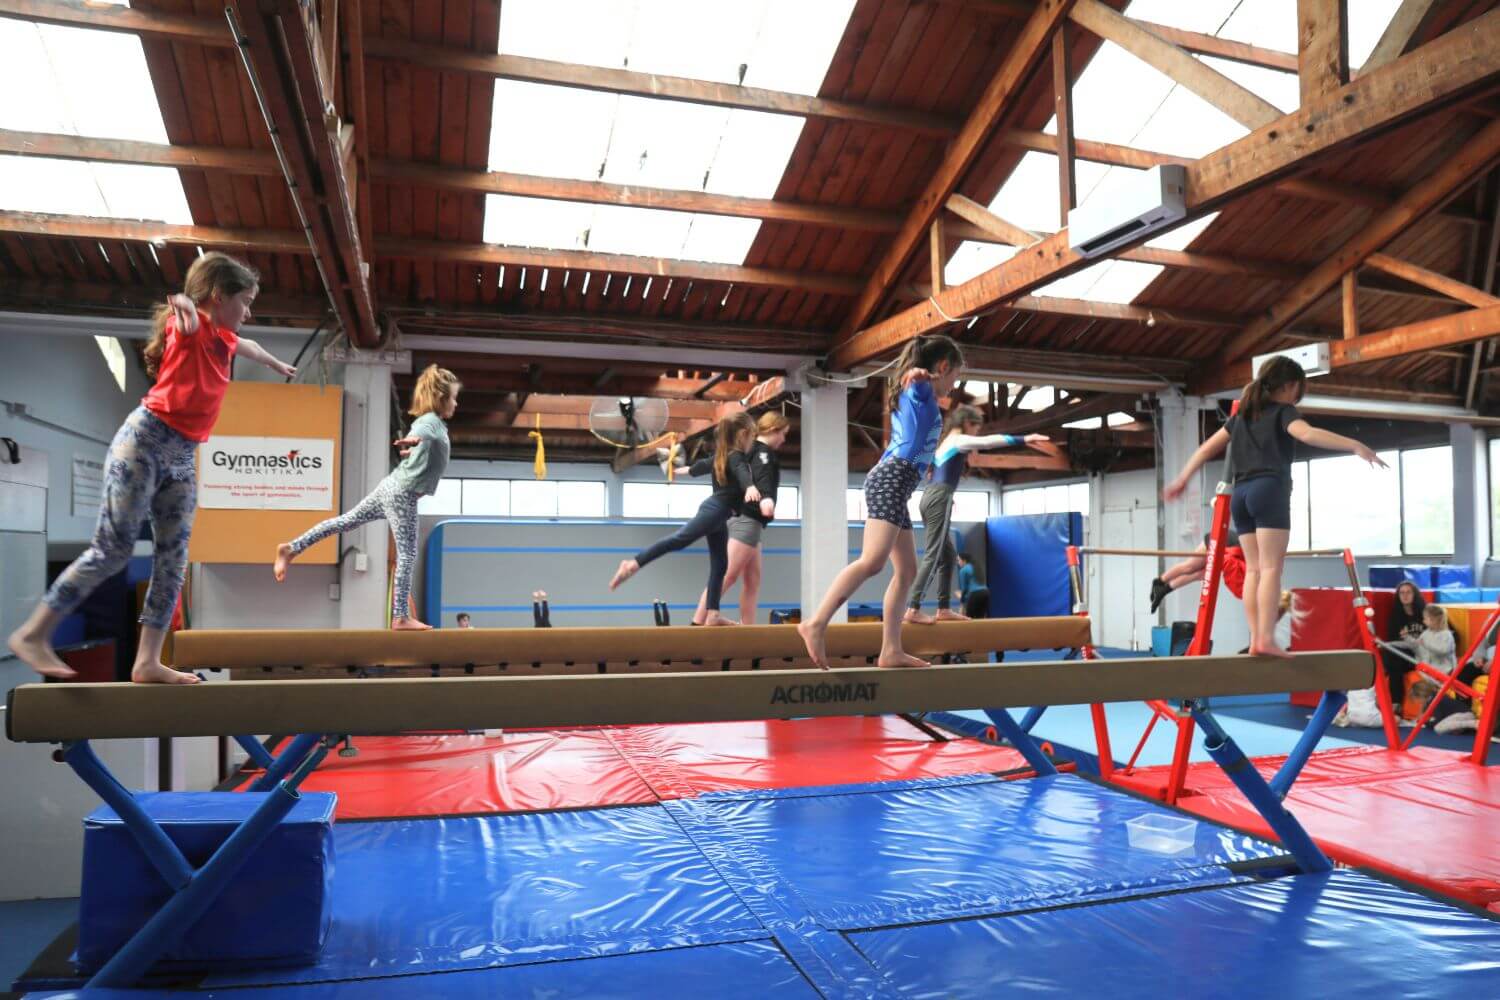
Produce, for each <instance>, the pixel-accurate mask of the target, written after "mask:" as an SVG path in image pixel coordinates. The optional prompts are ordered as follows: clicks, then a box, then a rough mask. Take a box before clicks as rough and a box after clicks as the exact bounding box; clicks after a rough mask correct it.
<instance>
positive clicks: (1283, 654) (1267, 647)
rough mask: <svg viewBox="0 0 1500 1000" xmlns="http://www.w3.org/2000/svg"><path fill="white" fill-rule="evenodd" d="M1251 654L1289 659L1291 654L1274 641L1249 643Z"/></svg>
mask: <svg viewBox="0 0 1500 1000" xmlns="http://www.w3.org/2000/svg"><path fill="white" fill-rule="evenodd" d="M1250 655H1251V656H1274V657H1275V658H1276V659H1278V660H1290V659H1291V658H1292V654H1291V653H1288V652H1287V651H1286V650H1284V649H1282V648H1281V647H1280V646H1278V645H1276V644H1275V643H1274V642H1266V643H1255V642H1252V643H1251V644H1250Z"/></svg>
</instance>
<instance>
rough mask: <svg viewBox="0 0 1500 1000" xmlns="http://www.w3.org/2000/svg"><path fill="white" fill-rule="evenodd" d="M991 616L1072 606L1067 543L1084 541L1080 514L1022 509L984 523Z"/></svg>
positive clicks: (1031, 614)
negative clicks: (1037, 512) (1031, 512)
mask: <svg viewBox="0 0 1500 1000" xmlns="http://www.w3.org/2000/svg"><path fill="white" fill-rule="evenodd" d="M985 532H986V534H987V536H988V545H987V548H986V552H987V556H988V558H987V560H986V562H987V569H988V572H989V577H988V580H989V587H990V617H991V618H1035V617H1039V616H1043V615H1066V614H1071V613H1072V610H1073V594H1072V588H1071V586H1070V584H1069V582H1068V553H1067V548H1068V546H1069V545H1082V544H1083V515H1082V514H1076V513H1075V514H1020V515H1016V516H1014V517H992V518H990V519H989V520H988V521H986V522H985Z"/></svg>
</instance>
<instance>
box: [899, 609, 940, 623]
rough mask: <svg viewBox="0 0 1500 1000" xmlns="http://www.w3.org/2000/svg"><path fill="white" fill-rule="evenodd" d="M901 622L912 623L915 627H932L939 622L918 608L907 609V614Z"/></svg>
mask: <svg viewBox="0 0 1500 1000" xmlns="http://www.w3.org/2000/svg"><path fill="white" fill-rule="evenodd" d="M901 620H902V621H904V622H910V623H911V624H913V625H931V624H932V623H933V622H935V621H937V619H936V618H934V617H932V616H931V615H929V614H928V613H927V612H925V611H918V610H917V609H916V608H907V609H906V614H905V615H903V616H902V618H901Z"/></svg>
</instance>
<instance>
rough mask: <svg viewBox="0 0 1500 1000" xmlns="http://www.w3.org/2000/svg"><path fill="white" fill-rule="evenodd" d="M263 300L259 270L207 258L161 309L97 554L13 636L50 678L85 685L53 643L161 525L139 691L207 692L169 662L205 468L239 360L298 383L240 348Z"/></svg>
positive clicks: (278, 365) (19, 650)
mask: <svg viewBox="0 0 1500 1000" xmlns="http://www.w3.org/2000/svg"><path fill="white" fill-rule="evenodd" d="M259 291H260V275H259V274H257V273H256V272H255V270H254V269H253V268H251V267H249V266H247V265H245V264H242V263H241V262H240V261H237V260H235V259H234V258H233V257H230V256H228V255H227V254H222V253H206V254H204V255H203V256H201V257H199V258H198V259H197V260H195V261H193V265H192V267H190V268H188V273H187V278H186V280H185V281H184V282H183V294H181V295H173V296H171V297H170V298H168V300H167V304H166V305H162V306H158V307H157V309H156V315H155V316H154V318H153V319H152V330H151V337H150V339H149V340H147V342H146V351H145V361H146V373H147V374H148V375H150V376H152V377H153V378H154V379H155V380H156V381H155V384H154V385H153V386H152V387H151V389H150V391H149V392H147V393H146V396H145V398H144V399H142V400H141V405H140V406H138V407H137V408H136V409H135V411H134V412H132V413H131V414H130V416H128V417H126V418H125V423H124V424H123V425H121V427H120V429H119V431H117V432H116V433H115V437H114V440H113V441H112V442H110V446H109V455H108V456H107V457H106V459H105V463H104V466H105V467H104V501H103V503H102V504H101V505H100V508H99V519H98V521H97V522H96V523H95V525H94V537H93V539H92V540H91V541H90V543H89V548H88V551H87V552H85V553H84V554H83V555H81V556H79V557H78V558H77V559H75V560H73V563H72V565H70V566H69V567H68V568H67V569H65V570H63V572H62V575H60V576H59V577H58V578H57V580H56V582H54V583H53V584H52V587H51V589H50V590H48V591H47V595H46V596H45V597H44V598H43V599H42V603H41V604H39V605H37V607H36V610H35V611H33V612H32V613H31V617H30V618H28V619H27V620H26V623H25V624H23V625H22V626H21V627H20V628H18V629H16V631H15V632H13V633H12V634H11V636H10V650H11V652H13V653H15V654H16V656H18V657H19V658H20V659H21V660H23V661H25V662H26V663H27V664H29V665H30V666H31V667H32V669H34V670H36V671H37V672H38V673H41V674H45V675H47V676H49V677H60V678H69V677H75V676H77V674H76V672H75V671H74V670H73V669H72V668H71V667H69V666H68V665H67V664H65V663H63V662H62V660H60V659H58V657H57V653H56V652H55V651H54V650H53V648H52V642H51V637H52V633H53V632H54V631H55V630H56V628H57V626H58V623H59V622H61V621H62V620H63V618H64V617H66V616H67V615H68V614H70V613H72V611H73V610H74V609H75V608H77V607H78V605H80V604H81V603H83V600H84V598H86V597H88V596H89V594H90V593H92V592H93V591H94V590H95V588H97V587H98V586H99V585H100V584H101V583H103V582H104V581H105V580H107V579H109V578H110V577H112V576H114V575H115V574H116V573H119V572H120V571H121V570H122V569H124V568H125V564H126V563H127V562H128V561H129V560H130V554H131V552H132V551H133V550H134V548H135V543H136V539H138V538H139V537H140V535H141V524H142V523H143V522H145V521H146V520H147V518H149V519H150V521H151V533H152V537H153V539H154V542H155V544H154V549H153V552H152V564H151V587H150V589H149V590H147V591H146V602H145V607H144V608H143V609H142V610H141V618H140V621H141V642H140V646H139V648H138V649H137V651H136V657H135V666H134V668H133V669H132V670H131V672H130V679H131V680H133V681H137V682H139V683H169V684H192V683H194V682H196V681H197V680H198V678H197V677H196V676H195V675H193V674H186V673H181V672H179V671H176V670H172V669H171V668H170V667H167V666H164V665H163V664H162V662H161V647H162V643H163V641H164V640H165V639H166V635H167V627H168V626H169V625H171V623H172V614H173V612H174V611H175V610H176V609H177V596H178V594H180V593H181V591H182V580H183V577H184V575H185V574H186V573H187V553H188V539H189V538H190V537H191V535H192V532H193V514H194V512H195V511H196V509H197V498H198V497H197V476H196V472H195V469H194V465H193V461H194V457H195V456H196V454H197V451H198V445H199V444H201V443H203V442H204V441H207V440H208V436H209V434H210V433H211V432H212V430H213V426H214V422H215V421H216V420H218V418H219V408H220V406H221V404H222V403H223V402H224V393H225V392H226V391H227V390H228V388H229V376H230V371H231V367H232V366H233V364H234V357H235V355H236V354H239V355H241V356H243V357H246V358H249V359H250V360H252V361H256V362H259V363H260V364H263V365H265V366H266V367H268V368H270V369H271V370H273V371H275V372H277V373H278V374H281V375H285V376H287V377H290V376H292V375H294V374H296V371H297V370H296V369H295V368H293V367H292V366H291V365H288V364H285V363H284V362H282V361H278V360H277V359H276V358H274V357H272V356H271V355H270V354H269V353H267V352H266V350H265V349H264V348H262V347H261V346H260V345H259V344H257V343H256V342H255V341H253V340H249V339H247V338H245V337H241V336H239V329H240V325H241V324H242V323H244V322H245V320H246V319H248V318H249V316H250V305H251V303H252V302H254V301H255V296H256V293H257V292H259Z"/></svg>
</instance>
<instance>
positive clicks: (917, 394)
mask: <svg viewBox="0 0 1500 1000" xmlns="http://www.w3.org/2000/svg"><path fill="white" fill-rule="evenodd" d="M963 367H964V355H963V351H961V350H959V347H958V345H957V344H956V343H954V342H953V341H952V340H951V339H950V338H948V337H943V336H930V337H917V338H916V339H915V340H913V341H911V342H909V343H908V344H907V345H906V349H905V350H904V351H902V352H901V357H900V358H899V359H897V361H896V364H895V369H896V373H895V375H894V376H893V377H892V378H891V386H890V390H889V392H888V400H889V403H890V407H891V443H890V445H889V446H887V447H886V449H885V454H883V455H882V456H881V457H880V461H879V462H877V463H876V465H875V468H873V469H871V470H870V474H869V475H868V476H866V477H865V509H866V511H867V513H866V516H865V536H864V548H863V550H862V551H861V552H860V554H859V558H858V559H856V560H855V561H854V562H852V563H850V564H849V565H847V566H845V567H844V568H843V569H842V570H840V571H839V575H838V576H836V577H834V580H833V585H832V586H830V587H829V588H828V593H827V594H825V595H824V596H823V603H822V604H820V605H818V610H817V612H816V613H814V615H813V616H812V617H811V618H805V619H804V620H803V621H802V624H800V625H798V626H797V631H798V632H800V633H801V634H802V642H803V644H804V645H806V646H807V655H808V656H809V657H811V658H812V661H813V662H814V663H816V664H817V665H818V666H820V667H823V668H824V669H827V667H828V650H827V646H826V642H825V638H826V636H827V633H828V623H829V622H831V621H832V620H833V615H834V612H836V611H838V609H839V608H840V607H842V606H843V604H844V602H845V601H847V600H849V598H850V597H851V596H853V594H854V592H855V591H856V590H858V589H859V588H860V585H861V584H863V583H864V582H865V581H866V580H868V579H870V578H871V577H872V576H874V575H875V574H877V573H879V572H880V571H881V570H882V569H884V568H885V564H886V563H887V562H889V563H890V564H891V569H892V571H893V572H892V573H891V582H890V585H889V586H887V587H886V590H885V604H884V613H883V615H882V617H881V642H880V656H879V658H878V659H877V660H876V661H875V662H876V663H877V664H878V665H879V666H882V667H925V666H929V664H928V662H927V661H926V660H922V659H918V658H917V657H915V656H911V655H909V654H908V653H907V652H906V650H904V649H902V647H901V620H902V616H903V612H904V611H905V610H906V596H907V593H908V592H909V591H910V589H911V585H912V581H913V580H915V579H916V575H917V549H916V544H915V543H914V542H913V541H912V530H911V514H910V513H909V511H908V510H907V503H908V502H909V501H910V500H911V495H912V494H913V493H915V492H916V490H917V484H918V483H920V482H921V481H922V476H923V475H924V474H925V473H926V472H927V469H928V468H929V467H930V466H931V465H932V459H933V455H934V454H935V453H936V452H937V447H938V439H939V437H940V436H941V434H942V430H943V411H942V408H941V407H940V406H939V405H938V400H939V399H941V398H942V397H944V396H946V395H948V394H949V393H950V392H952V391H953V387H954V386H955V385H957V384H958V377H959V374H960V373H961V372H962V371H963Z"/></svg>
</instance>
